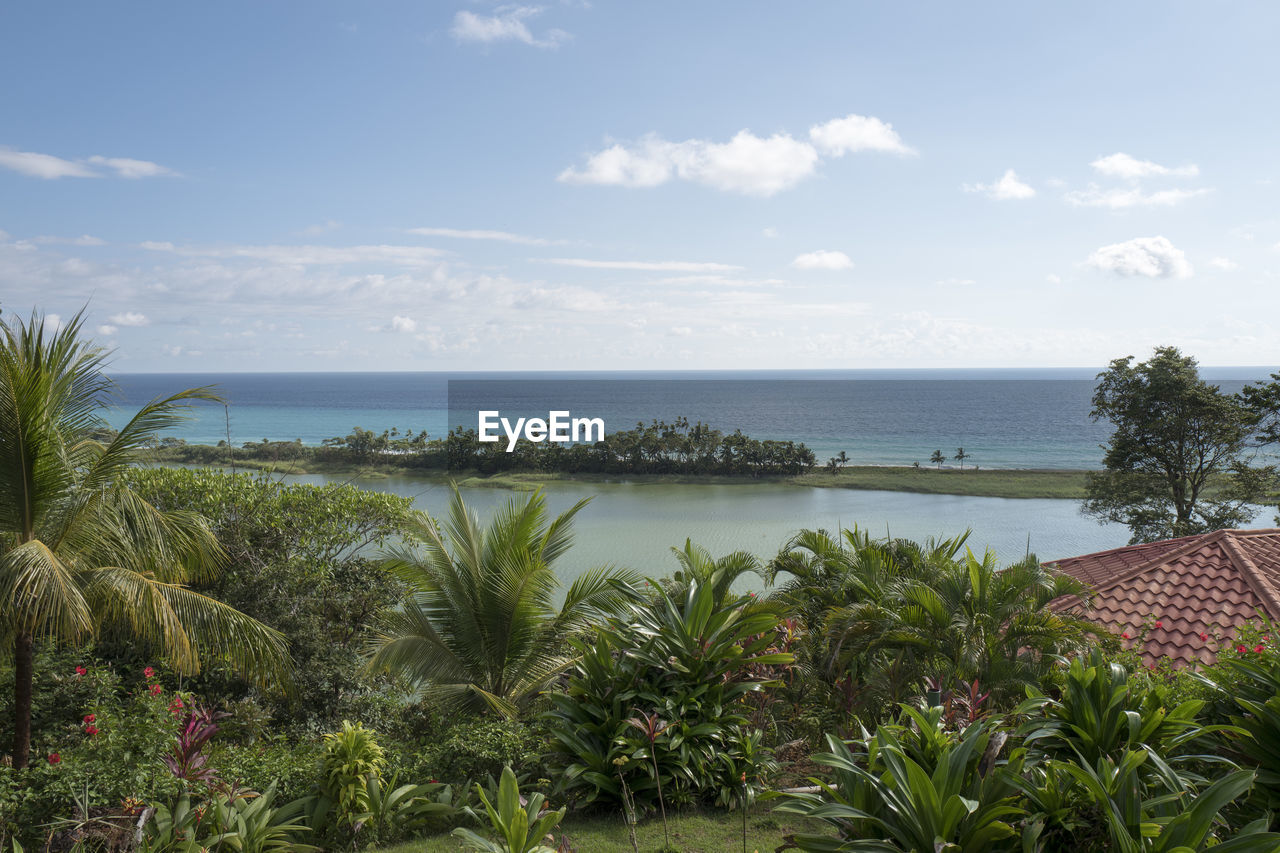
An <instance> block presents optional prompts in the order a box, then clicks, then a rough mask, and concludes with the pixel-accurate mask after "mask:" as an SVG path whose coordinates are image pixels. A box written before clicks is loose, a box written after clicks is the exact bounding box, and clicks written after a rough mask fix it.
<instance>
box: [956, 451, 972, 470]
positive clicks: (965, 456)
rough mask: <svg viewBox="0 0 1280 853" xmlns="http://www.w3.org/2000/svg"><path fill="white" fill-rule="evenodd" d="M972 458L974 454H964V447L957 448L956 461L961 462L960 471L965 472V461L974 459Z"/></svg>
mask: <svg viewBox="0 0 1280 853" xmlns="http://www.w3.org/2000/svg"><path fill="white" fill-rule="evenodd" d="M972 458H973V454H972V453H965V452H964V448H963V447H957V448H956V456H955V459H956V461H957V462H959V463H960V470H961V471H963V470H964V460H966V459H972Z"/></svg>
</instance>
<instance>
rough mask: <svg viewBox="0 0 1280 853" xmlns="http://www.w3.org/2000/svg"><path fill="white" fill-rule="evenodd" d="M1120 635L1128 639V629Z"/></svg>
mask: <svg viewBox="0 0 1280 853" xmlns="http://www.w3.org/2000/svg"><path fill="white" fill-rule="evenodd" d="M1120 636H1121V637H1124V638H1125V639H1126V640H1127V639H1129V632H1128V631H1125V632H1124V633H1123V634H1121V635H1120Z"/></svg>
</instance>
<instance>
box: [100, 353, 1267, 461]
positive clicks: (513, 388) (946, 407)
mask: <svg viewBox="0 0 1280 853" xmlns="http://www.w3.org/2000/svg"><path fill="white" fill-rule="evenodd" d="M1269 370H1271V368H1237V369H1221V370H1219V371H1217V372H1215V371H1212V370H1206V371H1205V372H1204V375H1205V376H1206V378H1211V379H1213V380H1214V381H1216V382H1218V383H1219V384H1220V385H1221V387H1222V389H1223V390H1224V391H1229V392H1233V391H1237V390H1239V388H1240V387H1242V386H1243V385H1244V384H1245V383H1246V382H1248V381H1258V380H1264V379H1266V377H1267V374H1268V372H1269ZM1095 374H1096V371H1092V370H956V371H938V370H930V371H924V370H911V371H906V370H900V371H886V370H879V371H787V372H774V371H768V372H763V371H753V372H746V371H743V372H727V371H725V372H709V371H699V372H689V373H567V372H566V373H522V374H512V373H506V374H504V373H471V374H443V373H229V374H178V373H165V374H125V375H120V376H117V377H116V380H117V382H118V383H119V386H120V390H121V395H122V399H121V408H120V409H119V410H117V411H114V412H113V413H112V415H111V417H110V419H111V420H112V422H113V423H115V424H116V425H119V423H120V422H121V421H122V420H123V418H124V417H126V416H127V413H128V412H130V411H131V410H132V409H134V408H136V407H137V406H138V405H141V404H142V403H145V402H146V401H148V400H150V399H152V398H153V397H156V396H159V395H164V394H170V393H173V392H175V391H177V390H180V389H183V388H188V387H192V386H197V385H216V386H218V390H219V391H220V393H221V394H222V395H223V397H224V398H225V400H226V401H227V404H228V406H227V409H226V410H225V411H224V409H223V407H222V406H212V405H207V404H201V405H198V406H197V407H196V408H195V409H194V411H193V418H192V419H191V420H190V421H189V422H188V423H186V424H184V425H183V426H182V427H180V428H179V429H177V430H175V431H173V432H172V433H171V434H172V435H174V436H176V437H180V438H183V439H186V440H187V441H188V442H191V443H201V444H216V443H217V442H218V441H219V440H222V439H225V438H227V437H228V434H229V435H230V439H231V441H232V443H234V444H242V443H244V442H250V441H259V440H261V439H263V438H268V439H271V440H293V439H295V438H300V439H301V440H302V441H303V442H304V443H306V444H319V443H320V442H321V441H323V440H324V439H326V438H329V437H332V436H337V435H346V434H347V433H349V432H350V431H351V429H352V428H353V427H355V426H361V427H364V428H365V429H372V430H375V431H379V432H380V431H382V430H384V429H389V428H391V427H398V428H399V429H401V430H402V431H404V430H409V429H411V430H414V431H418V430H424V429H425V430H426V431H427V432H428V433H429V434H430V435H432V436H441V435H443V434H444V433H445V432H446V431H447V430H448V428H449V426H450V425H451V424H457V423H464V424H466V425H467V426H471V427H474V426H475V411H476V409H478V408H496V409H499V410H501V411H503V414H504V415H506V414H508V413H511V414H513V415H517V416H519V415H525V416H528V415H532V414H543V415H545V412H546V411H547V410H548V409H551V408H554V409H567V410H569V411H571V412H573V414H574V415H575V416H589V417H602V418H604V420H605V425H606V429H607V430H608V431H610V432H613V431H615V430H619V429H629V428H631V427H634V426H635V424H636V422H637V421H646V422H647V421H649V420H652V419H654V418H658V419H666V420H668V421H670V420H672V419H674V418H676V417H678V416H681V415H683V416H687V417H688V418H689V419H690V420H691V421H696V420H702V421H703V422H705V423H707V424H710V425H711V426H713V427H715V428H717V429H721V430H724V431H726V432H732V431H733V430H735V429H741V430H742V431H743V432H744V433H746V434H747V435H750V436H752V437H754V438H774V439H791V440H796V441H803V442H805V443H806V444H808V445H809V446H810V447H811V448H813V449H814V451H815V452H816V453H817V454H818V457H819V460H821V461H825V460H826V459H827V458H828V457H830V456H834V455H835V454H837V453H839V452H840V451H844V452H846V453H847V454H848V455H849V459H850V461H851V462H852V463H854V464H876V465H879V464H883V465H910V464H911V463H913V462H919V463H920V464H921V465H928V464H929V462H928V459H929V456H930V454H932V453H933V451H934V450H935V449H940V450H942V451H943V453H944V454H946V455H947V456H948V457H950V456H951V455H952V454H954V453H955V451H956V448H958V447H963V448H964V449H965V452H966V453H968V454H971V455H972V462H971V463H969V464H977V465H979V466H981V467H984V468H988V467H989V468H1095V467H1098V465H1099V464H1100V460H1101V450H1100V449H1099V445H1100V444H1102V443H1103V442H1105V441H1106V439H1107V436H1108V428H1107V425H1106V424H1105V423H1094V422H1092V421H1091V420H1090V418H1089V408H1090V402H1089V401H1090V397H1091V396H1092V393H1093V386H1094V376H1095ZM451 381H452V389H451ZM451 390H452V399H451ZM451 404H452V405H451ZM228 415H229V423H228ZM950 464H953V465H954V464H955V463H954V462H952V463H950Z"/></svg>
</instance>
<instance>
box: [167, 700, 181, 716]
mask: <svg viewBox="0 0 1280 853" xmlns="http://www.w3.org/2000/svg"><path fill="white" fill-rule="evenodd" d="M169 713H170V714H173V715H174V716H175V717H176V716H178V714H180V713H182V699H181V698H180V697H178V696H174V697H173V701H172V702H170V703H169Z"/></svg>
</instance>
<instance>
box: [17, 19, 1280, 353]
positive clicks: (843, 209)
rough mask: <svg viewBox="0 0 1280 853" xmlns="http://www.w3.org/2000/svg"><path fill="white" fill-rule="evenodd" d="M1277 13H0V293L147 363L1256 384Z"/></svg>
mask: <svg viewBox="0 0 1280 853" xmlns="http://www.w3.org/2000/svg"><path fill="white" fill-rule="evenodd" d="M1278 31H1280V4H1276V3H1274V2H1271V0H1259V2H1246V1H1245V0H1241V2H1233V3H1218V4H1208V3H1203V2H1199V0H1196V2H1188V1H1187V0H1162V2H1130V3H1115V2H1079V3H1071V4H1047V3H1026V2H1025V0H1023V2H986V3H970V4H958V3H954V2H919V3H891V2H815V3H785V4H784V3H778V2H752V0H699V2H696V3H689V2H679V3H677V2H661V0H650V1H649V2H643V3H639V2H602V1H601V0H593V2H589V3H588V2H577V1H576V0H563V1H562V2H560V1H559V0H547V2H545V3H541V4H537V5H513V4H504V3H493V2H473V1H472V0H452V2H445V0H436V1H435V2H421V0H419V2H399V0H385V1H384V2H376V3H356V2H350V0H347V2H326V0H307V2H285V0H275V2H270V3H262V2H254V3H247V2H245V3H238V2H225V3H204V4H193V3H158V2H142V3H129V4H109V3H101V2H59V3H37V2H10V3H6V4H4V7H3V9H2V10H0V78H2V79H4V80H5V81H6V85H4V86H3V87H0V310H2V311H3V312H4V314H5V315H9V316H11V315H13V314H18V315H23V316H26V315H29V314H30V313H31V312H32V311H33V310H39V311H41V312H44V313H46V314H48V315H50V317H49V319H50V320H51V321H52V322H66V321H67V320H68V319H69V318H70V317H72V316H74V315H75V314H76V313H77V312H78V311H81V310H83V311H84V322H85V328H86V330H87V331H88V332H89V333H90V334H92V335H93V336H94V337H95V338H96V339H97V340H98V341H99V342H100V343H102V344H104V345H106V346H110V347H112V348H114V349H115V355H114V358H113V366H114V368H115V369H116V370H118V371H121V372H124V371H128V372H149V371H174V372H196V371H217V372H221V371H261V370H270V371H292V370H313V371H335V370H522V369H541V370H555V369H572V370H583V369H610V370H627V369H685V368H688V369H733V368H743V369H769V368H777V369H796V368H846V369H852V368H894V367H900V368H921V367H923V368H940V367H1031V366H1038V367H1068V366H1070V367H1079V366H1085V367H1092V366H1097V367H1102V366H1105V364H1106V363H1107V362H1108V361H1110V360H1111V359H1113V358H1117V357H1122V356H1126V355H1131V354H1132V355H1136V356H1138V357H1145V356H1146V355H1149V354H1150V352H1151V349H1152V348H1153V347H1155V346H1160V345H1174V346H1178V347H1180V348H1182V350H1183V351H1184V352H1186V353H1188V354H1191V355H1194V356H1195V357H1196V358H1198V359H1199V360H1200V362H1201V363H1202V364H1205V365H1275V364H1280V204H1277V201H1278V200H1280V199H1278V193H1280V144H1278V140H1280V110H1277V109H1276V105H1277V103H1280V51H1276V50H1275V41H1274V39H1275V33H1276V32H1278Z"/></svg>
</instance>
